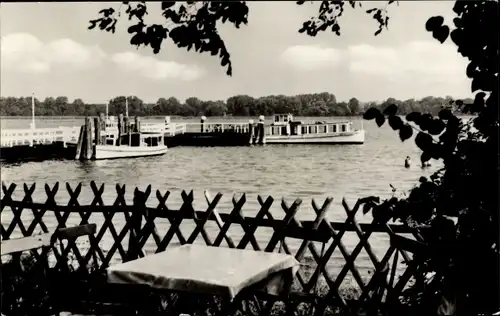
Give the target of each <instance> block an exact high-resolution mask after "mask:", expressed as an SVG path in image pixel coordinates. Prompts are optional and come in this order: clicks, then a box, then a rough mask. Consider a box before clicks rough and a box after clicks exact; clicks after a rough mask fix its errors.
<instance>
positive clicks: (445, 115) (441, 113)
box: [438, 109, 453, 121]
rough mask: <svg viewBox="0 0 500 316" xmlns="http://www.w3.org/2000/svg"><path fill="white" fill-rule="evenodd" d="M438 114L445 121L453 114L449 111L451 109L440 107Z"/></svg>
mask: <svg viewBox="0 0 500 316" xmlns="http://www.w3.org/2000/svg"><path fill="white" fill-rule="evenodd" d="M438 116H439V118H440V119H442V120H445V121H446V120H449V119H450V118H451V117H452V116H453V113H451V111H450V110H449V109H442V110H441V111H439V114H438Z"/></svg>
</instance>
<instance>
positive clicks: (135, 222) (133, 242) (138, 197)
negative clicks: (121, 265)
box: [128, 188, 147, 260]
mask: <svg viewBox="0 0 500 316" xmlns="http://www.w3.org/2000/svg"><path fill="white" fill-rule="evenodd" d="M146 199H147V198H146V195H145V193H144V192H141V191H139V190H138V189H137V188H135V191H134V201H133V205H134V208H133V211H132V215H131V216H130V234H129V240H128V260H134V259H137V258H139V253H140V250H141V249H139V245H140V237H141V236H140V235H141V227H142V215H143V214H144V215H145V214H146Z"/></svg>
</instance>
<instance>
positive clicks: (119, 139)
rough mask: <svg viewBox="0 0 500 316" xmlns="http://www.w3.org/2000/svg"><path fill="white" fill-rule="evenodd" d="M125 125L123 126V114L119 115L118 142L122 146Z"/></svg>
mask: <svg viewBox="0 0 500 316" xmlns="http://www.w3.org/2000/svg"><path fill="white" fill-rule="evenodd" d="M124 131H125V127H124V126H123V114H121V113H120V115H118V141H117V142H116V144H117V145H118V146H120V145H121V144H122V136H123V134H124Z"/></svg>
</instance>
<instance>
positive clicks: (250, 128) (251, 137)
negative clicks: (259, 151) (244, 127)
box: [248, 120, 254, 145]
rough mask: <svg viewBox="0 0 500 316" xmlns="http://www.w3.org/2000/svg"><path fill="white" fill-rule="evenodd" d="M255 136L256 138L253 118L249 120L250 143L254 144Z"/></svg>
mask: <svg viewBox="0 0 500 316" xmlns="http://www.w3.org/2000/svg"><path fill="white" fill-rule="evenodd" d="M253 138H254V128H253V120H248V143H249V144H250V145H252V144H253Z"/></svg>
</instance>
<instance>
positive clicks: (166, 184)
mask: <svg viewBox="0 0 500 316" xmlns="http://www.w3.org/2000/svg"><path fill="white" fill-rule="evenodd" d="M299 119H305V118H299ZM312 119H313V120H327V121H334V120H345V118H312ZM155 120H156V121H160V120H161V118H156V119H154V120H149V121H155ZM221 120H222V119H220V118H219V119H212V118H209V120H208V122H210V121H218V122H220V121H221ZM228 120H229V121H235V120H234V119H233V120H231V119H228ZM238 120H239V121H243V122H244V121H247V122H248V118H238ZM305 120H307V119H305ZM143 121H148V120H144V119H143ZM172 121H173V122H195V123H196V122H199V120H198V119H197V118H194V119H187V120H179V119H175V118H174V119H172ZM29 122H30V120H29V119H6V118H3V119H2V120H1V124H2V129H7V128H27V127H28V124H29ZM82 122H83V119H81V118H79V119H57V120H45V121H44V120H39V121H37V122H36V124H37V126H38V127H44V126H58V125H68V126H71V125H78V124H81V123H82ZM360 124H361V122H360V119H359V118H356V122H355V126H356V125H357V126H359V125H360ZM363 125H364V129H365V130H366V139H365V144H363V145H265V146H253V147H175V148H171V149H170V150H169V152H168V153H167V154H166V155H164V156H160V157H150V158H138V159H125V160H109V161H92V162H79V161H72V160H69V161H44V162H27V163H22V164H4V165H2V170H1V176H2V181H5V182H7V183H10V182H14V183H16V184H18V188H17V189H16V194H15V196H16V197H18V198H21V197H22V195H23V194H22V187H21V186H20V185H21V184H22V183H28V184H30V183H33V182H36V183H37V189H36V194H35V195H34V196H35V200H36V201H40V202H44V201H45V199H46V196H45V193H44V189H43V184H44V183H48V184H50V185H53V184H54V183H56V182H62V183H61V185H60V191H59V192H60V193H59V194H58V202H60V203H64V204H66V203H68V199H69V196H68V194H67V193H65V188H64V185H63V184H64V182H68V183H70V184H71V185H72V186H74V187H75V186H76V185H77V184H78V183H79V182H81V183H83V189H82V194H81V195H80V199H79V202H80V204H88V203H90V202H91V201H92V192H91V190H90V187H89V183H90V181H91V180H94V181H96V182H97V184H98V185H100V184H101V183H105V184H106V189H105V194H104V202H105V203H106V204H108V203H109V204H112V203H113V201H114V198H115V197H116V191H115V188H114V187H115V184H116V183H120V184H125V185H126V187H127V200H128V201H129V202H131V200H132V194H133V189H134V188H135V187H139V189H141V190H144V189H145V188H146V187H147V186H148V185H149V184H151V185H152V190H153V191H152V196H151V197H150V200H149V201H148V204H150V205H152V206H156V205H157V204H158V203H157V201H156V197H155V191H156V189H159V190H160V191H161V192H162V193H165V191H167V190H168V191H170V192H171V193H170V197H169V198H168V200H167V206H168V207H169V208H171V209H178V208H179V207H180V205H181V204H182V199H181V192H182V190H187V191H189V190H193V191H194V197H195V205H196V208H197V209H199V210H205V209H206V208H207V203H206V201H205V197H204V195H203V191H204V190H209V191H210V193H211V195H212V197H213V196H215V194H216V193H217V192H221V193H222V194H223V197H222V199H221V202H220V203H219V205H218V207H217V210H218V211H219V212H220V213H229V212H230V211H231V208H232V202H231V198H232V196H233V194H236V196H237V198H238V197H239V196H240V195H241V194H243V193H245V194H246V198H247V203H246V204H245V206H244V207H243V213H244V215H246V216H253V215H255V214H256V213H257V212H258V210H259V204H258V201H257V196H258V195H259V194H260V195H262V196H263V198H264V199H265V198H266V197H267V196H269V195H271V196H272V197H274V199H275V202H274V203H273V207H272V213H273V215H276V217H278V218H282V217H283V215H284V212H283V211H282V210H281V207H280V204H281V201H280V200H281V198H284V199H285V200H286V201H287V203H288V204H289V205H291V204H292V203H293V201H294V200H295V199H296V198H300V199H302V200H303V203H302V205H301V207H300V210H299V211H298V213H297V218H299V219H314V211H313V209H312V206H311V199H312V198H314V199H315V200H316V201H317V202H318V204H319V205H321V204H322V203H323V201H324V199H325V198H326V197H328V196H330V197H333V198H334V201H333V203H332V205H331V207H330V210H329V212H328V218H329V219H330V220H332V221H342V222H343V221H345V218H346V214H345V212H344V210H343V208H342V205H341V203H342V198H345V199H346V201H347V202H348V204H349V205H350V206H351V207H353V206H354V204H355V202H356V200H357V199H358V198H362V197H366V196H370V195H376V196H380V197H390V196H392V195H393V194H396V195H397V196H400V195H401V194H403V193H405V192H407V191H408V190H409V189H411V188H412V187H413V186H414V185H415V184H417V183H418V179H419V178H420V177H421V176H429V175H430V174H432V173H433V172H434V171H435V170H436V169H437V168H439V167H441V166H442V165H441V163H440V162H438V161H433V165H432V166H431V167H429V168H427V169H424V170H422V169H421V168H420V150H419V149H418V148H417V147H416V145H415V143H414V140H413V138H412V139H410V140H408V141H406V142H405V143H401V141H400V140H399V137H398V134H397V133H396V132H394V131H393V130H392V129H391V128H390V127H389V126H388V125H385V126H383V127H382V128H378V127H377V126H376V124H375V123H374V122H372V121H364V123H363ZM406 156H410V157H411V159H412V161H413V164H412V166H411V168H409V169H406V168H405V167H404V159H405V158H406ZM390 184H392V185H393V186H394V187H395V188H397V191H396V193H393V192H392V190H391V187H390ZM25 213H31V212H27V211H25ZM25 216H28V217H26V220H27V221H29V214H25ZM46 216H47V215H46ZM9 217H10V215H9V214H7V213H5V214H2V221H3V222H4V221H5V222H8V219H9ZM93 218H94V221H95V222H98V221H100V220H101V219H100V218H98V217H97V216H96V217H94V215H93V217H91V222H92V220H93ZM115 219H116V220H117V222H116V223H117V225H122V224H123V219H121V218H120V219H119V218H118V216H115ZM358 219H359V220H360V221H363V222H366V221H370V220H371V216H370V215H365V216H363V215H362V213H361V212H359V215H358ZM78 220H79V216H78V215H77V214H74V217H73V215H72V219H71V221H70V222H69V223H74V224H75V225H78V224H79V222H78ZM55 223H56V222H55V219H53V220H52V221H50V220H49V223H47V224H49V225H48V226H54V225H55ZM210 224H211V225H210V226H209V234H210V235H211V236H213V238H215V236H216V235H217V233H218V231H219V229H218V228H217V226H215V223H210ZM158 226H159V230H164V229H165V230H166V229H168V222H166V221H165V222H161V221H158ZM191 227H192V224H186V225H185V226H183V227H182V230H183V232H185V234H188V235H189V233H190V232H191V229H192V228H191ZM242 233H243V230H242V229H241V228H239V227H236V225H234V227H233V226H232V227H231V229H230V235H231V237H233V239H234V241H235V242H238V241H239V239H240V238H241V235H242ZM271 233H272V231H264V230H263V231H262V232H260V230H259V235H258V241H259V243H260V244H261V246H263V247H264V246H265V244H266V242H267V241H269V238H270V235H271ZM358 241H359V239H358V238H357V237H356V235H355V234H354V233H352V234H347V235H346V236H344V242H345V243H346V248H348V249H349V250H350V249H352V248H353V247H354V246H355V244H356V243H357V242H358ZM104 242H105V243H108V242H110V240H107V241H104ZM148 242H151V244H150V245H149V247H150V248H149V250H150V251H153V250H154V242H153V241H152V240H150V241H148ZM198 242H203V239H202V238H200V237H199V239H198ZM370 243H371V244H372V247H374V248H375V251H376V252H377V253H378V254H380V256H382V255H383V253H384V252H385V250H386V249H387V236H385V235H384V234H376V235H373V236H372V238H370ZM292 244H293V242H291V245H292ZM294 245H297V243H295V244H294ZM292 248H294V247H293V246H292ZM337 256H338V257H339V258H340V257H341V256H342V255H341V254H340V252H339V251H338V250H336V251H335V254H334V258H335V257H337ZM360 259H361V261H360V262H361V263H359V262H358V261H357V264H358V266H360V268H362V269H363V267H365V268H368V267H369V266H371V263H370V261H369V258H368V256H367V255H366V254H365V253H364V251H363V252H362V254H361V258H360ZM331 261H332V260H331ZM336 262H337V261H336ZM340 263H342V264H343V262H340V261H338V262H337V264H340Z"/></svg>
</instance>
